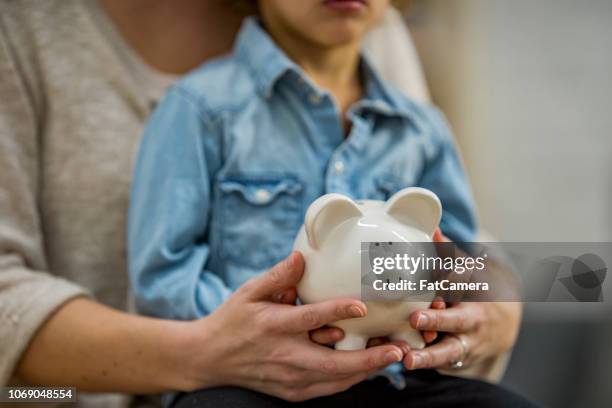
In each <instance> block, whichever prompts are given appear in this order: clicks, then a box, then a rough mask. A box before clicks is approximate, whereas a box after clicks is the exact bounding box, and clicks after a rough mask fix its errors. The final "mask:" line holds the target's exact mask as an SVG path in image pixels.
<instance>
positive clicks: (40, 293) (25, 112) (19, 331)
mask: <svg viewBox="0 0 612 408" xmlns="http://www.w3.org/2000/svg"><path fill="white" fill-rule="evenodd" d="M32 85H33V84H32V83H31V82H30V81H28V80H26V78H25V76H24V75H22V71H21V70H19V69H18V63H17V60H16V58H15V57H14V55H13V54H12V50H11V48H10V45H9V42H8V40H7V36H6V33H5V32H4V26H3V25H2V24H1V23H0V98H1V100H2V102H1V103H0V384H5V383H7V381H8V379H9V377H10V376H11V373H12V372H13V370H14V368H15V365H16V364H17V361H18V359H19V356H20V355H21V354H22V353H23V352H24V350H25V348H26V346H27V345H28V343H29V341H30V339H31V338H32V337H33V336H34V334H35V333H36V331H37V329H38V328H39V327H40V325H41V324H42V323H43V322H44V321H45V320H46V319H47V318H48V317H49V316H50V315H51V313H52V312H53V311H54V310H56V309H57V308H58V307H59V306H60V305H62V304H64V303H65V302H66V301H68V300H70V299H72V298H74V297H75V296H81V295H83V294H84V293H85V290H84V289H83V288H80V287H79V286H77V285H74V284H72V283H70V282H67V281H65V280H62V279H59V278H56V277H53V276H51V275H50V274H48V273H47V272H46V268H47V262H46V259H45V252H44V243H43V237H42V233H41V225H40V218H39V214H38V200H39V197H38V194H37V191H38V185H39V168H38V160H39V157H40V151H39V143H38V138H39V134H38V127H37V123H38V121H37V119H36V118H37V116H39V115H40V112H41V109H42V108H41V98H39V97H38V95H37V94H36V92H35V89H34V87H33V86H32Z"/></svg>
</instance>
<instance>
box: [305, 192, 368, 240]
mask: <svg viewBox="0 0 612 408" xmlns="http://www.w3.org/2000/svg"><path fill="white" fill-rule="evenodd" d="M362 215H363V214H362V212H361V210H360V209H359V207H358V206H357V204H355V202H354V201H353V200H351V199H350V198H348V197H346V196H343V195H341V194H326V195H324V196H321V197H319V198H318V199H316V200H315V201H314V202H313V203H312V204H311V205H310V207H308V211H307V212H306V220H305V222H304V228H305V229H306V236H308V243H309V244H310V246H311V247H312V248H313V249H318V248H319V247H320V245H321V244H322V243H323V241H325V239H326V238H327V236H328V235H329V233H330V232H331V231H332V230H333V229H334V228H336V227H337V226H338V225H340V224H342V223H343V222H344V221H347V220H349V219H351V218H354V217H361V216H362Z"/></svg>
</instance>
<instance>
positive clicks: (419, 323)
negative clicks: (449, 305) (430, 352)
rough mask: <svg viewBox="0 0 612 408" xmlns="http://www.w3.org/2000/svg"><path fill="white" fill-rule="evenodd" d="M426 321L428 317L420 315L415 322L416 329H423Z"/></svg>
mask: <svg viewBox="0 0 612 408" xmlns="http://www.w3.org/2000/svg"><path fill="white" fill-rule="evenodd" d="M428 320H429V317H427V316H426V315H424V314H420V315H419V317H418V318H417V322H416V325H417V329H421V328H423V327H424V326H425V325H426V324H427V321H428Z"/></svg>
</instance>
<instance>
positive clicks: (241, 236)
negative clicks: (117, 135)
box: [128, 19, 475, 319]
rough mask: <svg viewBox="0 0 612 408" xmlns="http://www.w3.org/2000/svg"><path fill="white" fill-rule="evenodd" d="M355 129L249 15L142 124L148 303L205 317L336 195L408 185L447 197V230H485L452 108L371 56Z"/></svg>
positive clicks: (143, 262) (132, 238)
mask: <svg viewBox="0 0 612 408" xmlns="http://www.w3.org/2000/svg"><path fill="white" fill-rule="evenodd" d="M361 71H362V72H361V73H362V78H363V81H364V89H365V95H364V97H363V99H362V100H360V101H359V102H357V103H355V104H354V106H352V107H351V108H350V110H349V112H348V118H349V119H350V122H351V130H350V134H349V135H348V136H346V137H345V135H344V132H343V129H342V124H341V120H340V114H339V112H338V109H337V107H336V106H335V105H334V102H333V100H332V98H331V96H330V94H329V93H327V92H326V91H324V90H322V89H319V88H317V86H315V85H314V84H313V82H312V81H311V80H309V78H308V77H307V76H306V75H305V74H304V72H303V71H302V70H301V69H300V68H299V67H298V66H297V65H296V64H294V63H293V62H292V61H291V60H290V59H289V58H288V57H287V56H286V55H285V54H284V53H283V52H282V51H281V50H280V49H279V48H278V47H277V46H276V45H275V44H274V42H273V41H272V40H271V38H270V37H269V36H268V35H267V34H266V32H265V30H264V29H263V28H262V27H261V25H260V24H259V22H258V21H257V20H255V19H248V20H247V21H246V22H245V24H244V26H243V28H242V30H241V32H240V34H239V36H238V39H237V42H236V45H235V48H234V52H233V53H232V54H231V55H230V56H228V57H225V58H223V59H219V60H216V61H214V62H211V63H208V64H206V65H203V66H202V67H200V68H198V69H197V70H195V71H194V72H192V73H191V74H189V75H188V76H186V77H185V78H184V79H182V80H181V81H179V82H178V83H177V84H176V85H175V86H174V87H173V88H172V89H171V90H170V91H169V93H168V94H167V95H166V96H165V98H164V99H163V100H162V101H161V103H160V104H159V106H158V107H157V109H156V111H155V112H154V114H153V115H152V117H151V118H150V119H149V121H148V124H147V126H146V130H145V132H144V136H143V140H142V145H141V148H140V152H139V157H138V162H137V165H136V169H135V176H134V182H133V187H132V198H131V205H130V213H129V234H128V235H129V269H130V277H131V282H132V284H133V288H134V290H135V295H136V302H137V306H138V308H139V310H140V311H141V312H144V313H146V314H150V315H154V316H159V317H165V318H176V319H194V318H198V317H201V316H204V315H206V314H208V313H210V312H211V311H213V310H214V309H215V308H216V307H218V306H219V305H220V304H221V303H222V302H223V301H224V300H225V299H226V298H227V297H228V296H229V295H230V294H231V293H232V291H234V290H235V289H236V288H238V287H239V286H240V285H242V284H243V283H244V282H245V281H246V280H247V279H249V278H252V277H254V276H257V275H258V274H259V273H261V272H262V271H264V270H266V269H267V268H269V267H270V266H272V265H274V264H275V263H276V262H277V261H279V260H281V259H283V258H284V257H285V256H287V255H288V254H289V253H290V252H291V248H292V245H293V240H294V238H295V236H296V235H297V232H298V230H299V228H300V226H301V223H302V220H303V217H304V213H305V211H306V209H307V208H308V205H309V204H310V203H311V202H312V201H314V200H315V199H316V198H317V197H319V196H321V195H322V194H325V193H330V192H336V193H342V194H346V195H348V196H350V197H353V198H355V199H379V200H386V199H387V198H389V197H390V196H391V195H392V194H393V193H394V192H396V191H398V190H400V189H402V188H404V187H408V186H421V187H425V188H428V189H430V190H432V191H434V192H435V193H436V194H437V195H438V196H439V197H440V200H441V201H442V205H443V215H442V222H441V227H442V230H443V232H444V233H445V234H446V235H448V236H449V237H450V238H451V239H453V240H455V241H470V240H472V239H473V238H474V234H475V215H474V206H473V202H472V197H471V193H470V189H469V186H468V183H467V181H466V179H465V176H464V173H463V170H462V167H461V162H460V160H459V158H458V155H457V151H456V149H455V146H454V143H453V139H452V136H451V134H450V132H449V130H448V128H447V126H446V123H445V120H444V118H443V116H442V115H441V114H440V113H439V111H438V110H436V109H435V108H433V107H430V106H423V105H419V104H417V103H415V102H413V101H412V100H410V99H408V98H406V97H404V96H403V95H401V94H399V92H397V91H395V90H394V89H392V88H390V87H389V86H387V85H386V84H384V83H383V82H382V81H381V80H380V79H379V77H378V76H377V75H376V73H375V72H374V71H373V70H372V68H371V67H370V65H369V64H368V63H367V61H365V60H362V63H361Z"/></svg>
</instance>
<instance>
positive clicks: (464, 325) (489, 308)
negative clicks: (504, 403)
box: [404, 302, 521, 370]
mask: <svg viewBox="0 0 612 408" xmlns="http://www.w3.org/2000/svg"><path fill="white" fill-rule="evenodd" d="M520 315H521V307H520V304H518V303H511V302H465V303H457V304H454V305H451V307H449V308H447V309H444V310H433V309H429V310H421V311H418V312H414V313H413V314H412V315H411V316H410V324H411V325H412V327H414V328H416V329H419V330H432V331H433V330H435V331H438V332H446V333H451V334H453V336H450V335H448V334H446V335H444V337H443V338H442V340H440V341H439V342H438V343H436V344H434V345H431V346H428V347H426V348H424V349H422V350H411V351H409V352H408V353H407V354H406V356H405V357H404V365H405V366H406V368H407V369H409V370H414V369H417V368H449V367H450V365H451V364H452V363H453V362H456V361H462V362H463V364H464V367H469V366H470V365H472V364H474V363H477V362H480V361H484V360H486V359H488V358H491V357H494V356H498V355H500V354H502V353H504V352H506V351H507V350H509V349H510V348H511V347H512V346H513V345H514V342H515V340H516V336H517V334H518V328H519V324H520ZM456 336H459V337H460V338H461V340H460V339H458V338H457V337H456ZM462 341H463V342H464V344H462ZM466 352H467V355H466Z"/></svg>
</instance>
